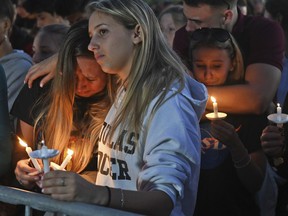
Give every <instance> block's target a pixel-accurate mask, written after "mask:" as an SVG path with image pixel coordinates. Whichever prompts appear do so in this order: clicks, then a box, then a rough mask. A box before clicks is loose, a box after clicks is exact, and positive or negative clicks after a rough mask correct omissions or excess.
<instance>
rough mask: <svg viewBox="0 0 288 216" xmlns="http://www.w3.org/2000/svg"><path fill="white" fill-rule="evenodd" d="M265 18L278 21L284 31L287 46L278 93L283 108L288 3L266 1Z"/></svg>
mask: <svg viewBox="0 0 288 216" xmlns="http://www.w3.org/2000/svg"><path fill="white" fill-rule="evenodd" d="M265 8H266V10H265V13H264V16H265V17H267V18H271V19H273V20H275V21H277V22H278V23H279V24H280V25H281V27H282V28H283V30H284V34H285V39H286V46H285V57H284V62H283V70H282V74H281V80H280V84H279V87H278V91H277V101H276V103H280V104H281V105H282V106H283V104H284V100H285V97H286V94H287V92H288V1H287V0H266V5H265Z"/></svg>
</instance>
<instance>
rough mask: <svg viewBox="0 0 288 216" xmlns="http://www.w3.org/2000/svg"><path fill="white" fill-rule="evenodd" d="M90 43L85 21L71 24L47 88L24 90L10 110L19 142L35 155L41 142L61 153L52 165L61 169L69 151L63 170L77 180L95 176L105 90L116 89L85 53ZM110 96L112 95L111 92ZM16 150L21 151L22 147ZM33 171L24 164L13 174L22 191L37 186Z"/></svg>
mask: <svg viewBox="0 0 288 216" xmlns="http://www.w3.org/2000/svg"><path fill="white" fill-rule="evenodd" d="M89 41H90V38H89V36H88V21H87V20H84V21H80V22H79V23H76V24H74V25H73V26H72V27H71V29H70V30H69V31H68V33H67V36H66V38H65V42H64V43H63V46H62V47H61V48H60V51H59V58H58V64H57V71H56V76H55V78H54V79H53V81H52V83H51V87H50V88H49V89H48V90H47V89H46V90H45V91H44V92H43V89H41V88H40V87H39V86H38V85H35V86H34V88H33V89H28V87H27V86H25V88H24V90H22V91H21V93H20V96H19V97H18V98H17V101H16V104H14V107H13V114H14V115H17V116H18V117H19V119H20V120H21V122H20V125H19V127H18V134H19V136H21V137H23V138H24V139H25V141H26V142H27V143H28V144H30V145H31V147H32V148H34V149H35V148H37V147H38V148H39V147H41V146H39V143H40V144H41V141H42V140H43V139H44V141H45V144H46V145H47V147H48V148H53V149H57V150H59V151H60V154H59V155H58V156H57V157H55V158H53V160H51V161H53V162H54V163H57V164H59V165H60V164H61V163H62V161H63V160H64V158H65V156H66V154H67V150H68V149H71V150H73V151H74V154H73V158H72V160H71V162H70V163H69V164H68V166H67V167H66V170H68V171H73V172H76V173H80V174H81V175H85V174H86V171H94V173H95V171H96V161H97V158H96V151H97V139H98V136H99V131H100V128H101V126H102V124H103V121H104V117H105V115H106V113H107V111H108V109H109V107H110V105H111V101H112V96H111V97H110V96H109V95H108V90H107V89H108V88H110V87H111V88H114V87H116V85H113V86H112V84H111V83H112V82H114V81H113V80H112V78H111V76H110V75H107V74H105V73H103V72H102V70H101V68H100V66H99V65H98V64H97V62H96V61H95V59H94V56H93V53H92V52H90V51H89V50H88V49H87V47H88V44H89ZM39 92H40V93H39ZM109 92H111V93H113V90H110V91H109ZM37 94H38V95H37ZM27 100H29V101H30V102H28V104H27ZM30 104H34V105H33V106H32V107H31V106H30ZM29 106H30V107H29ZM33 127H34V128H33ZM33 130H34V132H35V134H34V135H33ZM32 144H34V145H32ZM16 147H17V148H19V149H18V152H19V151H21V149H20V148H21V147H18V145H17V146H16ZM22 152H23V147H22ZM24 153H25V151H24ZM26 158H27V155H26ZM35 171H36V170H35V168H33V167H30V166H29V165H28V164H27V159H23V160H20V161H18V163H17V166H16V169H15V174H16V178H17V180H18V181H19V182H20V183H21V184H22V185H23V186H25V187H26V188H31V187H33V186H35V182H37V181H39V180H40V174H37V175H32V176H31V175H29V173H33V172H35ZM90 174H91V172H90ZM85 178H87V179H88V180H89V181H92V182H95V175H94V176H90V175H89V176H86V175H85Z"/></svg>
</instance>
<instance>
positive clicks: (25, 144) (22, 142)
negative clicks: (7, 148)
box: [17, 136, 28, 147]
mask: <svg viewBox="0 0 288 216" xmlns="http://www.w3.org/2000/svg"><path fill="white" fill-rule="evenodd" d="M17 138H18V140H19V143H20V145H22V146H24V147H27V146H28V145H27V143H26V142H24V141H23V140H22V139H21V138H20V137H18V136H17Z"/></svg>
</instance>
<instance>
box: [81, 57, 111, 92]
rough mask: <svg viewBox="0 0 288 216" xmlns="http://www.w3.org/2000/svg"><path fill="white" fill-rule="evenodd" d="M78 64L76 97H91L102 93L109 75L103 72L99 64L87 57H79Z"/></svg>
mask: <svg viewBox="0 0 288 216" xmlns="http://www.w3.org/2000/svg"><path fill="white" fill-rule="evenodd" d="M77 63H78V66H77V69H76V95H78V96H80V97H91V96H92V95H94V94H96V93H99V92H101V91H102V90H103V89H104V88H105V86H106V83H107V74H105V73H103V72H102V70H101V67H100V66H99V64H97V62H96V61H95V60H94V59H91V58H87V57H77Z"/></svg>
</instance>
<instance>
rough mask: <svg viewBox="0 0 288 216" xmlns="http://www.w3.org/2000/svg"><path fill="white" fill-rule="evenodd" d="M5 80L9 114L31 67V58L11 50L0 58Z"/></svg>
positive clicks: (20, 51) (21, 52)
mask: <svg viewBox="0 0 288 216" xmlns="http://www.w3.org/2000/svg"><path fill="white" fill-rule="evenodd" d="M0 64H1V65H2V66H3V68H4V70H5V74H6V79H7V90H8V108H9V112H10V110H11V108H12V106H13V103H14V101H15V99H16V97H17V96H18V94H19V92H20V90H21V89H22V87H23V84H24V78H25V76H26V74H27V72H28V70H29V68H30V67H31V66H32V64H33V62H32V58H31V56H29V55H28V54H26V53H25V52H23V51H22V50H13V51H12V52H11V53H9V54H8V55H5V56H3V57H2V58H0Z"/></svg>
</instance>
